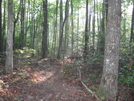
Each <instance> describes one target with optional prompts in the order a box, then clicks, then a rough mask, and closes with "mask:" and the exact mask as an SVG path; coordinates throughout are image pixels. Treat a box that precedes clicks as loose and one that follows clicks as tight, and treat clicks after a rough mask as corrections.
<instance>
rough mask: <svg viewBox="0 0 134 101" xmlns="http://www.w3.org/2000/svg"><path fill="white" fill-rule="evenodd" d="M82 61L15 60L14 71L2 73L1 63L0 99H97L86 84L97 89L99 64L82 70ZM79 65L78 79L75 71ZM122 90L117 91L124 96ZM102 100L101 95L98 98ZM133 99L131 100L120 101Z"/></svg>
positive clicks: (87, 100) (81, 100)
mask: <svg viewBox="0 0 134 101" xmlns="http://www.w3.org/2000/svg"><path fill="white" fill-rule="evenodd" d="M80 61H81V60H78V61H74V60H72V59H66V60H56V59H48V58H45V59H41V60H40V59H38V58H37V57H32V58H29V57H26V58H22V59H14V70H13V74H4V72H3V70H4V65H3V64H2V63H0V101H97V99H96V97H95V96H92V94H91V92H89V91H88V90H87V89H86V87H84V86H83V85H82V82H81V81H83V82H84V83H85V85H86V86H87V87H88V88H89V89H90V90H92V91H94V92H96V91H97V90H98V88H99V84H100V78H101V74H102V67H101V66H100V65H95V66H93V67H88V68H86V69H84V68H83V67H82V66H81V62H80ZM78 67H81V74H82V75H81V79H80V74H79V71H78ZM124 91H125V90H124V89H122V88H121V90H120V91H119V92H120V93H121V94H120V95H122V96H123V97H124V95H123V94H125V98H126V99H128V98H129V97H126V94H127V93H124ZM100 98H101V101H106V100H104V99H105V98H104V97H100ZM120 101H133V100H120Z"/></svg>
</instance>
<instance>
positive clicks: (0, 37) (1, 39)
mask: <svg viewBox="0 0 134 101" xmlns="http://www.w3.org/2000/svg"><path fill="white" fill-rule="evenodd" d="M2 41H3V35H2V0H0V53H1V52H2V51H3V42H2Z"/></svg>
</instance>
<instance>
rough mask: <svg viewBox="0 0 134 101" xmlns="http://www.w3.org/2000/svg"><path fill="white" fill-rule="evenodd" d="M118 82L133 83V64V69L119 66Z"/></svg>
mask: <svg viewBox="0 0 134 101" xmlns="http://www.w3.org/2000/svg"><path fill="white" fill-rule="evenodd" d="M119 84H129V85H131V84H134V66H133V70H128V69H127V68H126V67H123V68H121V71H120V72H119Z"/></svg>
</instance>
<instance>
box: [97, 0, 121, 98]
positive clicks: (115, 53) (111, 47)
mask: <svg viewBox="0 0 134 101" xmlns="http://www.w3.org/2000/svg"><path fill="white" fill-rule="evenodd" d="M108 5H109V7H108V18H107V28H106V40H105V56H104V67H103V75H102V78H101V83H100V88H99V93H100V95H101V96H105V97H106V98H107V99H114V98H116V95H117V92H118V84H117V83H118V64H119V43H120V19H121V0H109V2H108Z"/></svg>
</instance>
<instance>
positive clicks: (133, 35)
mask: <svg viewBox="0 0 134 101" xmlns="http://www.w3.org/2000/svg"><path fill="white" fill-rule="evenodd" d="M132 42H134V2H133V11H132V24H131V36H130V43H132Z"/></svg>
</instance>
